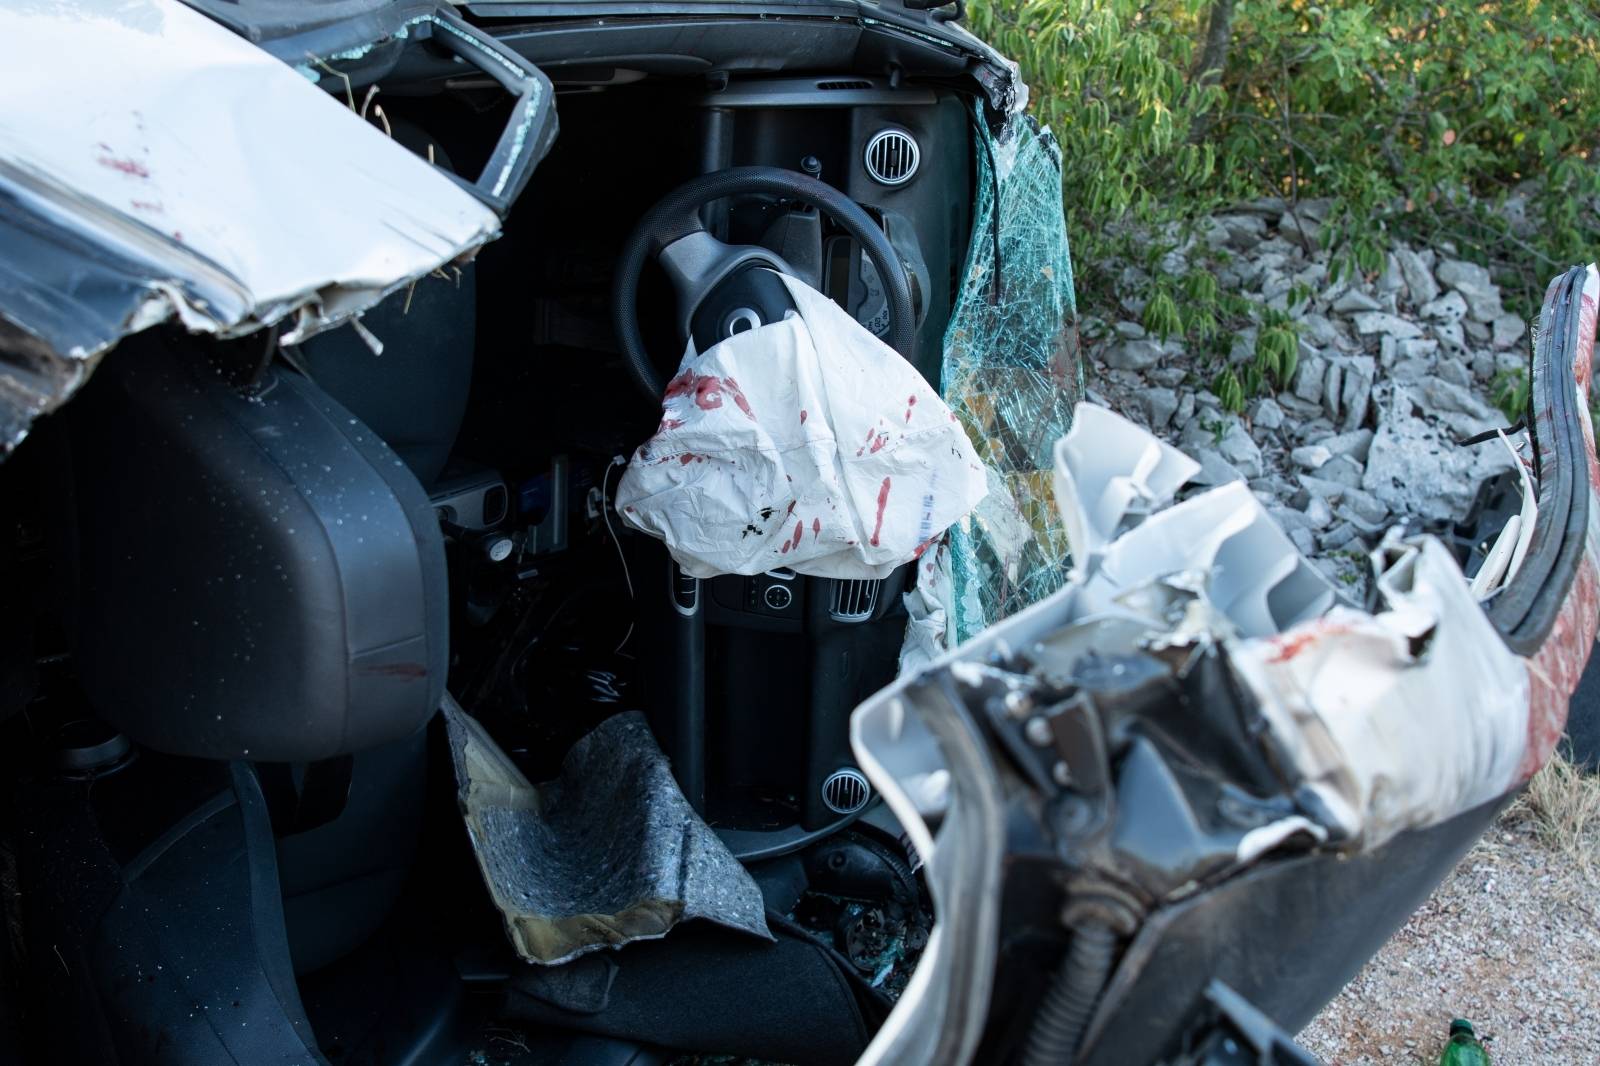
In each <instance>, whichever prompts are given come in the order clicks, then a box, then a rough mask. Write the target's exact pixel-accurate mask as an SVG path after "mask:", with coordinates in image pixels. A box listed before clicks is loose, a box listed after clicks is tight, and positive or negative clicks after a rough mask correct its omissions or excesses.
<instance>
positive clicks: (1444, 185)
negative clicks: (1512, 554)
mask: <svg viewBox="0 0 1600 1066" xmlns="http://www.w3.org/2000/svg"><path fill="white" fill-rule="evenodd" d="M967 10H968V21H969V24H970V27H971V28H972V30H973V31H974V32H975V33H977V34H978V35H979V36H981V37H984V38H986V39H988V40H990V41H991V42H993V43H994V44H995V46H996V47H998V48H999V49H1000V50H1001V51H1002V52H1004V53H1006V54H1008V55H1010V56H1011V57H1012V58H1014V59H1016V60H1017V61H1018V62H1019V63H1020V64H1021V66H1022V70H1023V73H1024V76H1025V78H1026V80H1027V81H1028V83H1029V86H1030V88H1031V90H1032V93H1033V103H1032V105H1031V106H1032V109H1033V111H1034V112H1035V113H1036V114H1037V116H1038V117H1039V118H1040V120H1041V121H1043V122H1045V123H1046V124H1048V125H1049V126H1050V127H1051V128H1052V129H1053V130H1054V132H1055V133H1056V136H1057V137H1058V138H1059V139H1060V141H1061V144H1062V149H1063V156H1064V171H1065V172H1064V178H1065V187H1066V190H1067V205H1068V208H1069V210H1070V211H1071V213H1072V225H1073V239H1074V242H1075V244H1076V245H1077V249H1076V250H1077V252H1078V255H1077V259H1078V260H1079V262H1080V263H1082V264H1083V265H1084V267H1085V269H1084V270H1083V272H1082V277H1081V278H1080V285H1081V287H1082V288H1083V289H1084V293H1085V296H1086V297H1087V298H1088V299H1089V300H1091V301H1097V302H1098V299H1099V298H1102V297H1104V296H1106V295H1108V294H1110V293H1111V291H1112V289H1111V285H1112V282H1113V278H1111V277H1110V276H1105V275H1101V274H1097V273H1096V267H1097V265H1098V264H1100V263H1101V262H1102V261H1103V260H1105V259H1106V258H1107V257H1108V256H1110V255H1115V254H1121V253H1122V252H1123V251H1124V250H1125V241H1126V237H1127V232H1128V228H1127V227H1126V226H1125V225H1123V224H1124V223H1126V222H1134V223H1137V224H1139V225H1140V226H1141V227H1142V228H1143V229H1144V230H1145V231H1147V232H1157V233H1169V234H1172V235H1173V238H1174V239H1173V244H1174V245H1175V244H1176V243H1177V236H1178V233H1177V231H1175V230H1174V229H1173V228H1172V227H1170V226H1163V225H1162V224H1163V223H1172V222H1178V223H1181V222H1183V221H1184V220H1188V219H1194V218H1197V217H1199V216H1200V215H1203V214H1205V213H1208V212H1210V211H1213V210H1215V209H1216V208H1217V207H1218V206H1220V205H1222V204H1224V203H1229V202H1237V201H1241V200H1246V199H1251V198H1254V197H1259V196H1267V195H1270V196H1278V197H1282V198H1284V199H1285V200H1287V201H1289V202H1297V201H1299V200H1302V199H1305V198H1311V197H1315V198H1326V199H1328V200H1329V201H1330V202H1331V204H1330V208H1329V210H1328V213H1327V216H1326V218H1325V220H1324V225H1323V228H1322V231H1321V233H1320V235H1319V239H1320V240H1321V242H1322V243H1323V244H1324V245H1325V246H1326V247H1328V248H1330V249H1332V250H1333V252H1334V255H1335V264H1336V267H1337V268H1338V269H1339V270H1341V271H1360V272H1364V273H1369V274H1370V273H1371V272H1373V271H1376V270H1378V269H1379V268H1380V267H1381V265H1382V260H1383V253H1384V250H1385V248H1386V247H1387V245H1388V243H1389V242H1390V240H1391V239H1392V238H1393V237H1394V236H1396V235H1403V236H1406V237H1409V238H1415V239H1419V240H1428V241H1432V240H1439V239H1449V240H1453V241H1454V242H1455V243H1456V245H1457V247H1458V248H1459V249H1460V252H1461V253H1462V254H1464V255H1467V256H1468V257H1470V258H1474V259H1476V260H1478V261H1480V262H1484V263H1487V264H1489V266H1490V268H1491V270H1492V271H1493V272H1494V273H1495V275H1496V276H1497V279H1498V280H1500V281H1501V282H1502V283H1503V284H1509V285H1510V286H1511V291H1510V292H1508V298H1509V299H1510V300H1511V302H1512V304H1513V306H1514V307H1515V308H1516V309H1518V310H1521V311H1523V312H1524V313H1526V312H1530V311H1532V310H1533V309H1534V307H1536V305H1537V298H1538V292H1539V291H1540V289H1541V288H1542V284H1543V281H1544V279H1545V278H1547V277H1548V276H1549V275H1550V274H1551V273H1553V272H1554V271H1556V270H1558V269H1561V268H1564V267H1566V266H1567V265H1570V264H1571V263H1573V262H1580V261H1587V259H1588V258H1591V257H1592V256H1593V255H1594V250H1595V248H1596V247H1597V246H1600V212H1597V211H1596V210H1595V208H1594V198H1596V197H1600V9H1597V8H1596V7H1595V5H1594V4H1593V2H1592V0H1509V2H1502V3H1490V4H1485V3H1480V2H1477V0H1471V2H1468V0H1432V2H1427V0H1351V2H1349V3H1341V4H1324V3H1314V2H1311V0H1236V6H1235V11H1234V19H1233V34H1232V42H1231V47H1230V50H1229V53H1228V59H1227V63H1226V65H1225V67H1224V69H1223V73H1222V77H1221V79H1220V81H1217V82H1215V83H1211V82H1209V81H1205V82H1202V81H1197V80H1196V79H1194V78H1192V77H1191V71H1190V67H1191V65H1192V64H1193V62H1194V58H1195V55H1196V52H1197V49H1198V45H1199V42H1200V40H1201V39H1202V37H1203V34H1204V32H1205V28H1206V19H1207V16H1208V13H1209V5H1208V4H1207V3H1206V2H1205V0H970V2H969V3H968V5H967ZM1513 195H1515V200H1516V202H1518V203H1521V204H1523V205H1524V206H1523V207H1521V208H1520V210H1521V211H1523V212H1524V213H1525V215H1526V223H1525V224H1519V223H1518V222H1517V220H1516V219H1515V218H1514V217H1513V213H1512V212H1510V211H1508V210H1506V209H1505V207H1506V204H1507V202H1508V198H1510V197H1513ZM1096 290H1099V291H1096ZM1191 302H1194V301H1191ZM1200 302H1202V303H1203V302H1205V301H1200ZM1185 311H1186V313H1185V316H1184V317H1185V318H1186V319H1189V318H1192V317H1194V316H1192V314H1191V313H1189V312H1188V309H1187V308H1186V309H1185ZM1196 321H1197V322H1198V323H1199V324H1201V325H1205V324H1206V323H1205V319H1204V318H1203V317H1201V318H1198V319H1197V320H1196ZM1210 325H1211V326H1212V327H1213V328H1214V327H1215V326H1216V325H1217V321H1216V316H1213V319H1212V321H1211V323H1210Z"/></svg>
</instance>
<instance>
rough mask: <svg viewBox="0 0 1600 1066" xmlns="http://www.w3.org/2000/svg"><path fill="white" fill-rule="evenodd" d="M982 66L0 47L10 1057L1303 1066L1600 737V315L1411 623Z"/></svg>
mask: <svg viewBox="0 0 1600 1066" xmlns="http://www.w3.org/2000/svg"><path fill="white" fill-rule="evenodd" d="M960 12H961V8H960V5H959V4H955V5H941V4H937V3H920V2H918V3H913V2H910V0H885V2H882V3H871V2H864V0H861V2H858V0H795V2H793V3H782V4H773V5H763V6H760V7H757V6H756V5H752V4H748V3H745V2H742V0H730V2H705V3H687V2H686V3H610V2H606V0H578V2H573V3H562V2H545V0H533V2H530V0H479V2H469V3H464V4H459V5H446V4H436V3H426V2H420V0H392V2H388V0H350V2H348V3H341V4H335V5H314V4H308V3H294V2H270V3H269V2H265V0H242V2H222V0H192V2H190V3H188V4H183V3H179V2H177V0H119V2H117V3H109V2H95V0H86V2H82V3H74V4H65V3H60V4H56V3H48V2H45V3H37V4H29V5H11V6H8V7H5V8H0V84H3V85H4V86H5V88H6V90H7V98H8V101H9V103H10V106H9V107H8V110H7V115H6V117H5V118H4V119H0V198H3V200H4V205H5V206H4V210H3V211H0V230H3V238H0V446H3V448H4V451H5V463H4V465H3V466H0V486H3V487H0V509H3V513H4V515H5V523H4V537H3V538H0V590H3V599H0V603H3V605H4V610H0V737H3V740H0V757H3V759H4V770H3V788H0V912H3V914H4V917H5V931H6V939H5V944H4V947H3V949H0V1057H4V1056H6V1055H12V1056H14V1057H15V1058H16V1059H17V1060H18V1061H30V1062H31V1061H38V1062H71V1063H79V1062H83V1063H111V1062H115V1063H130V1064H131V1063H146V1062H149V1063H156V1062H161V1063H205V1064H210V1063H217V1062H239V1063H269V1062H270V1063H335V1062H339V1063H347V1062H360V1063H433V1062H438V1063H445V1062H450V1063H457V1062H463V1061H467V1062H481V1063H507V1064H510V1063H549V1062H560V1063H595V1064H603V1063H653V1062H661V1063H666V1062H694V1061H703V1060H704V1059H706V1058H712V1059H717V1058H719V1057H733V1058H739V1059H750V1060H756V1061H770V1062H789V1063H798V1064H812V1063H816V1064H831V1063H849V1062H859V1063H868V1064H876V1063H886V1064H888V1063H892V1064H896V1066H901V1064H959V1063H968V1062H983V1063H999V1062H1019V1063H1029V1064H1034V1063H1040V1064H1042V1063H1069V1062H1076V1063H1083V1064H1095V1066H1112V1064H1121V1066H1127V1064H1139V1063H1150V1064H1157V1063H1160V1064H1167V1066H1201V1064H1206V1066H1223V1064H1246V1063H1250V1064H1263V1063H1293V1062H1306V1061H1309V1059H1308V1058H1307V1057H1306V1056H1305V1054H1304V1052H1302V1051H1300V1050H1299V1049H1297V1048H1295V1047H1294V1045H1293V1041H1292V1039H1291V1038H1290V1037H1289V1036H1288V1035H1286V1034H1287V1033H1292V1032H1294V1031H1296V1030H1297V1028H1298V1027H1299V1026H1301V1025H1302V1024H1303V1023H1304V1022H1305V1021H1306V1020H1308V1019H1309V1018H1310V1016H1311V1015H1312V1014H1314V1013H1315V1011H1316V1010H1317V1009H1318V1008H1319V1007H1320V1006H1321V1005H1322V1004H1323V1003H1325V1002H1326V1001H1327V1000H1328V999H1329V998H1331V997H1332V996H1333V995H1334V994H1335V993H1336V992H1337V991H1338V989H1339V988H1340V987H1341V986H1342V984H1343V983H1344V982H1345V981H1347V980H1348V979H1349V978H1350V977H1351V976H1352V975H1353V974H1354V973H1355V971H1356V970H1357V969H1358V968H1359V967H1360V966H1361V964H1362V963H1363V962H1364V961H1365V960H1366V959H1367V958H1369V957H1370V956H1371V955H1372V954H1373V952H1375V951H1376V950H1377V948H1378V946H1379V945H1380V944H1381V943H1382V942H1383V940H1384V939H1385V938H1386V937H1387V936H1388V934H1389V933H1390V932H1392V931H1393V930H1394V929H1395V928H1397V927H1398V926H1399V925H1400V924H1401V923H1402V922H1403V921H1404V920H1405V918H1406V917H1407V916H1408V914H1409V913H1410V912H1411V911H1412V909H1413V908H1414V907H1416V906H1417V904H1418V903H1420V901H1421V900H1423V899H1424V898H1425V897H1426V895H1427V893H1428V892H1429V891H1430V890H1431V889H1432V887H1433V886H1434V885H1435V884H1437V883H1438V882H1439V881H1440V880H1441V879H1442V878H1443V877H1444V876H1445V874H1446V873H1447V872H1448V871H1449V869H1450V868H1451V866H1452V865H1453V864H1454V863H1455V861H1456V860H1457V859H1458V858H1459V857H1460V856H1461V855H1462V854H1464V852H1465V850H1466V849H1467V848H1468V847H1470V846H1471V844H1472V843H1473V841H1474V840H1475V839H1476V838H1477V836H1478V835H1479V834H1480V833H1481V832H1482V831H1483V829H1484V828H1485V827H1486V826H1487V825H1488V824H1489V823H1490V821H1491V820H1492V819H1493V817H1494V816H1495V814H1496V813H1497V812H1498V810H1499V809H1501V807H1502V806H1503V805H1504V804H1505V803H1506V802H1507V801H1508V798H1509V797H1510V796H1511V795H1513V794H1514V793H1515V792H1516V790H1517V789H1518V788H1519V787H1520V786H1521V785H1522V784H1523V783H1524V782H1526V781H1527V779H1528V778H1529V776H1530V775H1531V774H1532V773H1533V772H1534V771H1535V770H1536V769H1537V768H1538V767H1539V766H1540V765H1541V764H1542V762H1543V761H1544V760H1545V759H1546V758H1547V757H1548V756H1549V754H1550V752H1551V750H1552V748H1553V746H1554V745H1555V743H1556V741H1557V738H1558V737H1559V736H1560V734H1561V731H1562V727H1563V722H1564V719H1565V714H1566V706H1567V700H1568V696H1569V694H1570V693H1571V691H1572V689H1573V688H1574V686H1575V685H1576V683H1577V680H1578V677H1579V676H1580V674H1581V673H1582V671H1583V668H1584V664H1585V662H1586V660H1587V657H1588V652H1589V648H1590V647H1591V646H1592V644H1593V642H1594V637H1595V628H1596V619H1597V607H1600V603H1597V595H1600V584H1597V583H1600V571H1597V569H1596V567H1597V562H1600V512H1597V503H1596V499H1595V490H1596V487H1597V486H1600V466H1597V464H1596V459H1595V448H1594V439H1593V429H1592V426H1591V425H1590V421H1589V414H1588V403H1587V395H1588V390H1589V385H1590V381H1589V375H1590V361H1591V358H1592V355H1593V343H1594V334H1595V310H1596V303H1597V299H1600V274H1597V272H1596V270H1595V268H1593V267H1589V268H1587V269H1584V268H1575V269H1573V270H1572V271H1569V272H1568V273H1566V274H1564V275H1562V276H1560V277H1558V278H1556V279H1555V280H1554V281H1552V282H1551V284H1550V288H1549V290H1548V291H1547V293H1546V296H1545V301H1544V306H1543V309H1542V311H1541V316H1540V320H1539V325H1538V329H1537V330H1536V333H1535V341H1534V344H1533V347H1532V351H1531V353H1530V360H1529V364H1528V367H1529V369H1528V372H1529V375H1530V386H1531V387H1530V399H1529V409H1528V411H1527V412H1526V416H1525V418H1524V419H1523V420H1522V422H1521V423H1520V424H1518V425H1516V426H1508V427H1506V428H1505V429H1504V431H1503V432H1499V433H1496V434H1494V435H1492V436H1491V437H1489V438H1488V439H1485V440H1480V441H1467V442H1463V443H1462V444H1461V446H1462V447H1481V448H1501V449H1509V450H1510V454H1511V456H1512V462H1511V464H1510V468H1509V469H1507V470H1505V471H1504V472H1503V474H1502V475H1500V476H1497V477H1496V478H1495V479H1494V480H1493V481H1492V482H1490V483H1488V484H1486V485H1485V486H1484V487H1483V489H1482V491H1480V493H1479V499H1478V503H1477V505H1475V507H1474V509H1473V512H1472V513H1471V514H1469V515H1464V516H1462V521H1461V522H1459V523H1457V524H1455V525H1453V526H1451V527H1450V528H1448V529H1440V528H1423V527H1421V526H1420V525H1418V524H1415V523H1401V524H1400V525H1398V526H1397V527H1396V528H1395V529H1393V530H1391V531H1390V533H1389V534H1388V536H1387V537H1386V538H1385V539H1384V540H1383V542H1382V546H1381V548H1380V549H1379V550H1378V551H1377V552H1375V553H1374V556H1373V558H1372V559H1371V566H1372V569H1373V574H1374V581H1373V586H1372V588H1373V591H1372V593H1371V596H1370V598H1369V599H1365V600H1362V601H1360V602H1357V601H1354V600H1352V599H1351V598H1350V597H1349V595H1348V594H1347V592H1346V591H1345V590H1343V589H1340V588H1337V587H1335V586H1333V585H1331V584H1330V583H1329V582H1328V581H1327V580H1326V579H1325V578H1324V577H1323V576H1322V575H1321V573H1320V572H1319V571H1317V570H1315V569H1314V568H1312V567H1310V566H1309V565H1307V563H1306V561H1305V560H1304V559H1303V558H1301V557H1300V555H1299V554H1298V552H1297V551H1296V549H1295V547H1294V545H1293V544H1292V543H1291V542H1290V541H1289V540H1288V538H1287V537H1286V536H1285V534H1284V533H1283V531H1282V530H1281V529H1279V528H1277V527H1276V526H1275V525H1274V524H1273V522H1272V520H1271V518H1270V516H1269V515H1268V514H1267V513H1266V512H1265V510H1264V509H1263V507H1262V505H1261V504H1260V503H1259V502H1258V501H1257V500H1256V499H1255V497H1254V496H1253V495H1252V494H1251V493H1250V492H1249V491H1248V490H1247V489H1246V488H1245V487H1244V486H1243V485H1238V484H1235V485H1224V486H1221V487H1218V488H1213V489H1211V490H1209V491H1204V492H1190V491H1189V490H1186V489H1185V483H1186V482H1188V481H1189V479H1190V478H1191V477H1192V476H1193V475H1194V474H1195V472H1196V469H1197V464H1195V463H1194V462H1193V461H1192V460H1191V459H1189V458H1188V457H1186V456H1185V455H1184V454H1182V453H1181V452H1179V451H1177V450H1176V449H1174V448H1172V447H1171V446H1169V445H1167V444H1165V443H1163V442H1162V441H1160V440H1158V439H1156V438H1155V437H1153V436H1151V435H1150V434H1149V433H1147V432H1145V431H1144V430H1142V429H1140V428H1139V427H1137V426H1135V425H1133V424H1132V423H1130V422H1127V421H1125V420H1123V419H1122V418H1120V417H1119V416H1118V415H1116V414H1115V413H1113V412H1110V411H1108V410H1105V409H1104V408H1101V407H1096V406H1094V405H1091V404H1087V403H1084V402H1083V400H1084V388H1083V371H1082V368H1081V366H1080V363H1079V353H1078V349H1077V338H1076V330H1075V315H1076V309H1075V306H1074V302H1073V290H1072V267H1071V260H1070V256H1069V252H1068V244H1067V239H1066V227H1065V222H1064V217H1063V208H1062V188H1061V173H1060V166H1059V154H1058V150H1057V148H1056V146H1055V142H1054V141H1053V139H1052V138H1051V136H1050V134H1049V132H1048V131H1047V130H1042V129H1040V128H1038V127H1037V126H1036V125H1035V124H1034V123H1032V122H1031V121H1030V120H1029V118H1028V117H1027V115H1026V111H1025V104H1026V89H1025V86H1024V84H1023V80H1022V74H1019V72H1018V71H1016V70H1015V69H1014V67H1013V66H1012V65H1011V64H1009V63H1008V62H1007V61H1006V60H1005V59H1004V58H1003V57H1001V56H999V55H997V54H995V53H994V52H993V51H992V50H991V49H989V48H988V47H987V46H986V45H984V44H983V43H982V42H980V41H977V40H975V39H974V38H973V37H971V36H970V35H969V34H967V33H966V32H965V31H964V30H963V29H962V27H961V25H960ZM58 56H59V57H66V56H70V57H72V58H71V63H70V65H68V66H62V67H60V68H57V67H55V66H52V65H51V64H54V63H56V60H55V59H53V58H51V57H58ZM63 62H64V60H63Z"/></svg>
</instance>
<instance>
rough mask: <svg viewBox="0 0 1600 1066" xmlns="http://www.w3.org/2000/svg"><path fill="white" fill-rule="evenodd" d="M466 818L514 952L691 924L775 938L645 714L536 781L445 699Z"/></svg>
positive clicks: (592, 943) (606, 730)
mask: <svg viewBox="0 0 1600 1066" xmlns="http://www.w3.org/2000/svg"><path fill="white" fill-rule="evenodd" d="M444 716H445V722H446V724H447V727H448V729H449V735H450V752H451V756H452V759H453V761H454V763H455V769H456V782H457V785H458V788H459V792H458V796H459V799H460V803H461V809H462V813H463V815H464V816H465V818H466V822H467V830H468V833H469V834H470V836H471V839H472V847H473V851H474V852H475V853H476V855H477V858H478V866H479V868H480V869H481V870H482V872H483V876H484V881H485V882H486V883H487V885H488V888H489V894H490V895H491V897H492V898H493V899H494V903H495V906H496V907H498V908H499V910H500V913H501V915H502V916H503V917H504V919H505V923H506V929H507V931H508V933H509V934H510V937H511V941H512V944H513V945H514V946H515V947H516V949H517V952H518V954H520V955H521V956H522V957H523V958H524V959H527V960H528V961H530V962H538V963H545V964H551V963H559V962H565V961H566V960H568V959H572V958H575V957H577V956H579V955H582V954H584V953H586V952H590V951H596V950H599V949H601V948H609V947H619V946H621V945H623V944H626V943H629V942H631V941H635V940H651V939H655V938H658V937H661V936H665V935H666V933H667V930H669V929H671V928H672V927H673V926H674V925H676V924H677V923H678V922H680V921H683V920H684V919H687V918H704V919H706V920H708V921H712V922H716V923H718V924H721V925H724V926H727V927H729V928H731V929H737V930H740V931H742V932H745V933H749V934H753V935H755V936H759V937H762V938H764V939H767V940H771V939H772V934H771V932H769V931H768V929H767V923H766V917H765V913H764V906H763V902H762V898H761V891H760V889H759V888H757V886H756V883H755V881H754V880H752V879H751V877H750V875H749V873H748V872H746V871H745V868H744V867H743V866H741V865H740V864H739V861H738V860H737V859H735V858H734V857H733V855H732V853H730V852H729V851H728V849H727V847H726V846H724V845H723V843H722V841H721V840H720V839H718V837H717V835H716V834H715V833H714V832H712V830H711V828H710V827H709V826H707V825H706V823H705V822H704V821H703V820H702V819H701V818H700V816H699V815H698V814H696V813H695V812H694V810H693V808H691V807H690V806H689V803H688V801H687V800H686V799H684V796H683V793H682V792H681V791H680V790H679V788H678V784H677V782H676V781H675V780H674V779H673V776H672V770H671V767H670V766H669V765H668V763H667V758H666V756H665V755H663V754H662V752H661V749H660V747H659V746H658V745H657V744H656V741H655V738H654V737H653V736H652V735H651V733H650V727H649V726H648V725H647V724H646V723H645V719H644V716H643V715H641V714H639V713H638V712H637V711H630V712H627V713H625V714H619V715H616V716H615V717H612V718H608V719H606V720H605V721H604V722H602V723H601V724H600V725H599V726H597V727H596V728H595V729H594V731H593V732H591V733H589V734H588V735H587V736H585V737H584V738H583V739H581V740H579V741H578V742H577V743H576V744H574V745H573V747H572V750H571V751H570V752H569V753H568V754H567V757H566V758H565V759H564V760H563V762H562V766H561V773H560V775H559V776H558V777H556V778H555V779H554V780H551V781H548V782H544V783H542V784H539V785H530V784H529V783H528V781H527V779H526V778H524V777H523V776H522V773H521V771H519V770H518V769H517V767H516V765H515V764H514V763H512V761H511V760H510V759H509V758H508V757H507V756H506V755H505V753H504V752H502V751H501V750H500V749H499V748H498V747H497V746H496V745H495V743H494V741H493V740H492V739H490V737H489V735H488V734H487V733H486V732H485V731H484V730H483V727H482V726H481V725H479V724H478V722H477V721H476V720H474V719H473V718H472V717H471V716H470V715H468V714H467V713H466V712H465V711H463V710H462V709H461V708H460V706H458V705H457V704H456V702H455V701H454V700H453V699H451V698H450V697H448V696H446V697H445V705H444Z"/></svg>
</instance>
